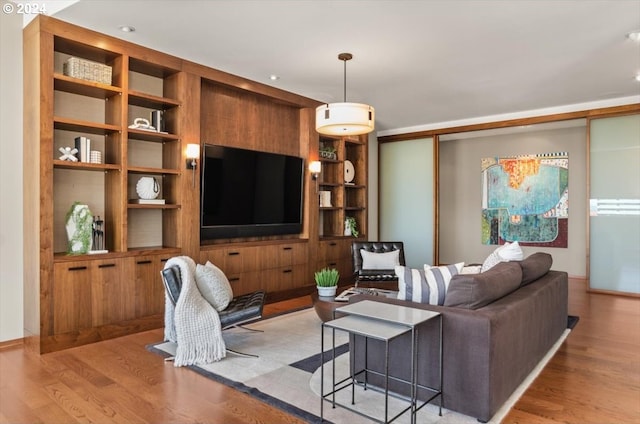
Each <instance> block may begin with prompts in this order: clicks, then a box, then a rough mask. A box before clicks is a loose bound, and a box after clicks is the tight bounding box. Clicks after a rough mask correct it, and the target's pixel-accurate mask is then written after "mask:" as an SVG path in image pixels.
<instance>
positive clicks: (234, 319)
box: [160, 266, 266, 357]
mask: <svg viewBox="0 0 640 424" xmlns="http://www.w3.org/2000/svg"><path fill="white" fill-rule="evenodd" d="M160 274H161V275H162V282H163V283H164V287H165V290H166V291H167V294H168V296H169V299H170V300H171V302H172V303H173V304H174V305H175V304H176V302H177V301H178V297H179V296H180V290H181V289H182V278H181V277H180V268H179V267H177V266H172V267H169V268H165V269H163V270H162V271H160ZM265 296H266V293H265V292H264V291H263V290H259V291H255V292H253V293H247V294H243V295H240V296H236V297H234V298H233V299H232V300H231V302H229V305H228V306H227V307H226V308H225V309H224V310H222V311H218V316H219V317H220V325H221V327H222V330H226V329H228V328H231V327H242V325H243V324H246V323H248V322H251V321H255V320H258V319H260V318H262V309H263V307H264V301H265ZM242 328H244V329H245V330H250V331H261V330H254V329H252V328H247V327H242ZM227 350H228V351H229V352H233V353H235V354H238V355H244V356H253V357H257V355H252V354H248V353H241V352H238V351H235V350H232V349H229V348H227Z"/></svg>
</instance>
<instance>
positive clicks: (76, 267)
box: [69, 266, 87, 271]
mask: <svg viewBox="0 0 640 424" xmlns="http://www.w3.org/2000/svg"><path fill="white" fill-rule="evenodd" d="M85 269H87V267H86V266H72V267H70V268H69V271H83V270H85Z"/></svg>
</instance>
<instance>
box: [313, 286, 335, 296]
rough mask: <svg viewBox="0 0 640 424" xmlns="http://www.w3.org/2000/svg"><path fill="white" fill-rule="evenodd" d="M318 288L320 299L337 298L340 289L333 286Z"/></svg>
mask: <svg viewBox="0 0 640 424" xmlns="http://www.w3.org/2000/svg"><path fill="white" fill-rule="evenodd" d="M316 287H317V288H318V296H320V297H335V296H336V290H337V288H338V286H331V287H320V286H316Z"/></svg>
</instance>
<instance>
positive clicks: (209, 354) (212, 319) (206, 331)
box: [164, 256, 226, 367]
mask: <svg viewBox="0 0 640 424" xmlns="http://www.w3.org/2000/svg"><path fill="white" fill-rule="evenodd" d="M176 265H177V266H178V267H179V268H180V277H181V279H182V289H181V291H180V296H179V297H178V301H177V302H176V304H175V307H174V305H173V302H171V299H170V298H169V296H168V294H167V293H166V292H165V313H164V338H165V340H168V341H171V342H174V343H177V349H176V356H175V359H174V366H176V367H181V366H184V365H194V364H210V363H211V362H216V361H219V360H220V359H222V358H224V357H225V356H226V346H225V344H224V339H223V338H222V328H221V325H220V317H219V316H218V312H217V311H216V310H215V308H214V307H213V306H211V304H210V303H209V302H207V301H206V300H205V298H204V297H202V295H201V294H200V290H198V286H197V285H196V281H195V272H196V264H195V262H194V261H193V259H191V258H190V257H188V256H177V257H173V258H171V259H169V260H168V261H167V263H166V264H165V266H164V267H165V269H166V268H169V267H172V266H176Z"/></svg>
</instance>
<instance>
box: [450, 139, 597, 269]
mask: <svg viewBox="0 0 640 424" xmlns="http://www.w3.org/2000/svg"><path fill="white" fill-rule="evenodd" d="M586 132H587V129H586V126H579V127H570V128H560V129H549V130H543V131H533V132H528V133H522V134H502V135H491V136H483V137H477V138H467V139H458V140H447V141H441V142H440V251H439V252H440V262H442V263H454V262H460V261H465V262H467V263H482V262H483V261H484V259H485V258H486V257H487V256H488V255H489V254H490V253H491V252H492V251H493V250H495V248H496V247H497V246H492V245H484V244H482V243H481V233H480V225H481V219H480V217H481V190H480V188H481V182H480V160H481V159H482V158H485V157H495V156H512V155H526V154H533V153H547V152H568V153H569V230H568V231H569V234H568V236H569V241H568V248H538V247H532V246H525V247H523V248H522V250H523V251H524V254H525V257H526V256H528V255H530V254H531V253H534V252H536V251H542V252H547V253H549V254H551V255H552V256H553V269H556V270H559V271H566V272H568V273H569V275H570V276H573V277H586V253H587V246H586V227H587V175H586V164H587V159H586V153H587V146H586V140H587V135H586Z"/></svg>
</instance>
